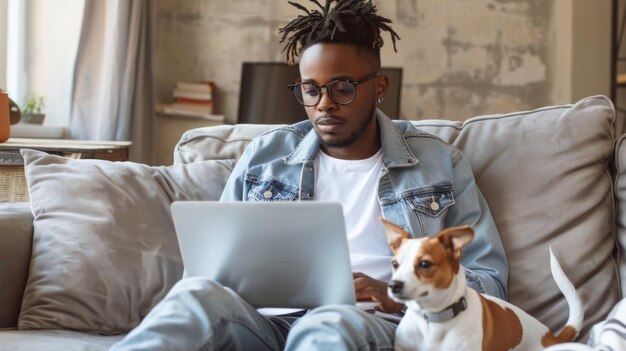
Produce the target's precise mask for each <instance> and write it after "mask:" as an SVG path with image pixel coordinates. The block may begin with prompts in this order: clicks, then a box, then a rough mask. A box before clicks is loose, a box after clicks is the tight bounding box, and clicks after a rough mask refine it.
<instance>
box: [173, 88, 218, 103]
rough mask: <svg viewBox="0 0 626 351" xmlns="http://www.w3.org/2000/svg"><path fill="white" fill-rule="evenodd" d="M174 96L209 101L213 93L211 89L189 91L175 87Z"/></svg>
mask: <svg viewBox="0 0 626 351" xmlns="http://www.w3.org/2000/svg"><path fill="white" fill-rule="evenodd" d="M174 98H176V99H178V98H181V99H190V100H196V101H205V102H208V101H211V100H212V94H211V92H210V91H205V92H200V91H187V90H180V89H178V88H177V89H174Z"/></svg>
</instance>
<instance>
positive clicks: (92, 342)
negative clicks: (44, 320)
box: [0, 330, 125, 351]
mask: <svg viewBox="0 0 626 351" xmlns="http://www.w3.org/2000/svg"><path fill="white" fill-rule="evenodd" d="M124 336H125V335H114V336H104V335H94V334H86V333H81V332H76V331H71V330H37V331H32V330H3V331H0V345H1V346H0V349H2V350H11V351H33V350H46V351H85V350H89V351H99V350H102V351H106V350H108V349H109V348H110V347H111V346H112V345H113V344H114V343H116V342H118V341H120V340H122V339H123V338H124Z"/></svg>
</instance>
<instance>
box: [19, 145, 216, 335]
mask: <svg viewBox="0 0 626 351" xmlns="http://www.w3.org/2000/svg"><path fill="white" fill-rule="evenodd" d="M22 155H23V157H24V165H25V175H26V179H27V181H28V185H29V191H30V199H31V205H32V211H33V214H34V235H33V249H32V259H31V262H30V272H29V278H28V283H27V286H26V290H25V292H24V298H23V303H22V311H21V314H20V318H19V323H18V327H19V328H20V329H73V330H85V331H91V332H98V333H101V334H116V333H123V332H126V331H128V330H130V329H131V328H133V327H134V326H135V325H137V324H138V323H139V322H140V321H141V319H142V318H143V316H145V315H146V314H147V313H148V312H149V311H150V309H151V308H152V307H153V306H154V305H155V304H156V303H157V302H158V301H160V300H161V298H163V296H164V295H165V294H166V293H167V292H168V291H169V289H170V288H171V286H172V285H173V284H174V283H175V282H176V281H178V280H179V279H180V278H181V275H182V271H183V267H182V262H181V259H180V253H179V250H178V245H177V240H176V236H175V233H174V227H173V223H172V220H171V216H170V203H171V202H172V201H174V200H216V199H218V198H219V195H220V193H221V189H222V188H223V186H224V183H225V181H226V179H225V176H224V175H222V174H221V173H222V169H223V166H222V165H221V163H220V162H217V161H206V162H197V163H192V164H187V165H180V166H172V167H149V166H147V165H143V164H137V163H132V162H109V161H102V160H73V159H66V158H63V157H58V156H53V155H48V154H45V153H42V152H38V151H32V150H22Z"/></svg>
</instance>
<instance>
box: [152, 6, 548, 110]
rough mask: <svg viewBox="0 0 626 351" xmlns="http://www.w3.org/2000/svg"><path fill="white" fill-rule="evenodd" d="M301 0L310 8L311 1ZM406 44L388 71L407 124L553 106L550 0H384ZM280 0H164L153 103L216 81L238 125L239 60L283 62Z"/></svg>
mask: <svg viewBox="0 0 626 351" xmlns="http://www.w3.org/2000/svg"><path fill="white" fill-rule="evenodd" d="M298 2H300V3H302V4H305V5H306V6H314V4H313V3H311V2H309V1H305V0H299V1H298ZM375 3H376V4H377V6H378V9H379V13H380V14H381V15H382V16H385V17H389V18H391V19H392V20H393V22H394V28H395V29H396V31H397V32H398V33H399V34H400V36H401V38H402V40H400V41H399V42H398V53H394V52H393V49H392V46H391V41H390V40H389V39H388V37H385V39H387V40H386V41H387V45H386V47H385V48H384V49H383V52H382V59H383V65H385V66H395V67H403V69H404V77H403V94H402V108H401V116H399V117H401V118H411V119H428V118H446V119H457V120H464V119H466V118H468V117H471V116H474V115H479V114H490V113H501V112H510V111H516V110H522V109H532V108H536V107H540V106H544V105H548V104H552V103H554V101H553V96H555V94H554V90H555V89H556V87H558V82H557V81H555V62H556V58H557V56H558V55H555V53H554V50H555V49H554V47H555V45H554V42H555V33H556V30H555V23H554V18H555V14H554V8H555V3H556V1H554V0H378V1H375ZM298 14H299V11H298V10H297V9H295V8H294V7H292V6H290V5H289V4H287V2H286V1H283V0H230V1H217V0H205V1H201V0H186V1H176V0H158V2H157V20H156V30H157V33H156V38H157V39H156V40H157V42H156V57H155V73H156V80H155V81H156V84H157V98H158V99H159V100H160V101H162V102H168V101H170V100H171V94H172V90H173V88H174V85H175V83H176V82H177V81H184V80H196V79H211V80H214V81H216V82H217V84H218V86H219V91H218V93H217V94H216V112H217V113H223V114H225V115H226V117H227V120H228V121H230V122H235V118H236V114H237V108H238V91H239V81H240V74H241V63H242V62H244V61H284V60H285V59H284V56H283V55H282V54H281V50H282V47H281V46H280V45H279V44H278V41H279V36H278V28H279V27H281V26H283V25H284V24H286V23H287V22H288V21H289V20H290V19H291V18H293V17H294V16H296V15H298Z"/></svg>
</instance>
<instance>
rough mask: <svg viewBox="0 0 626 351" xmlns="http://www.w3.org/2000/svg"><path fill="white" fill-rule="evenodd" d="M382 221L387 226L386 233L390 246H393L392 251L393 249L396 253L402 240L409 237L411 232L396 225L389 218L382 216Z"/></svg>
mask: <svg viewBox="0 0 626 351" xmlns="http://www.w3.org/2000/svg"><path fill="white" fill-rule="evenodd" d="M380 221H381V222H383V225H384V226H385V234H386V235H387V242H389V246H390V247H391V251H393V253H394V255H395V253H396V251H398V248H400V244H402V241H403V240H405V239H408V238H409V234H408V233H407V232H406V231H404V229H402V228H401V227H400V226H398V225H395V224H393V223H391V222H389V221H388V220H386V219H384V218H381V219H380Z"/></svg>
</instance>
